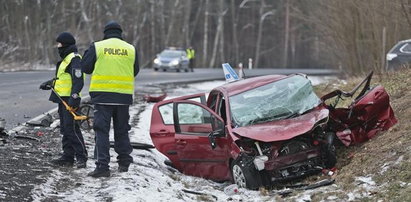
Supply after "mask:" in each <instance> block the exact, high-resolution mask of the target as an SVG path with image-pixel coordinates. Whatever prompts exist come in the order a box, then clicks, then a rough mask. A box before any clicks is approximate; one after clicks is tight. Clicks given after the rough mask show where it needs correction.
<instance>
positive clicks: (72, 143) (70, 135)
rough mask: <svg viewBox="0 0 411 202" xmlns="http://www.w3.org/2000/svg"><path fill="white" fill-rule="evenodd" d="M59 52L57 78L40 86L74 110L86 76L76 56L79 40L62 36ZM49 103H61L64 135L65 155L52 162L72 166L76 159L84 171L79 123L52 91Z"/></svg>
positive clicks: (66, 33) (70, 36) (61, 122)
mask: <svg viewBox="0 0 411 202" xmlns="http://www.w3.org/2000/svg"><path fill="white" fill-rule="evenodd" d="M56 41H57V47H58V52H59V55H60V57H61V59H62V60H61V61H59V62H58V63H57V65H56V73H55V79H52V80H49V81H46V82H44V83H42V84H41V85H40V89H42V90H50V89H51V88H54V90H55V91H56V92H57V94H58V95H59V96H60V97H61V98H62V99H63V100H64V101H65V102H67V103H68V105H70V106H71V107H72V108H78V107H79V105H80V100H81V98H80V91H81V89H82V88H83V85H84V81H83V74H82V72H81V67H80V61H81V56H80V55H79V54H78V53H77V47H76V40H75V39H74V37H73V35H72V34H70V33H69V32H63V33H61V34H60V35H59V36H58V37H57V39H56ZM49 100H50V101H52V102H54V103H58V113H59V116H60V133H61V134H63V138H62V146H63V155H62V156H61V157H60V158H58V159H54V160H52V161H51V163H52V164H53V165H56V166H73V163H74V158H76V165H77V168H85V167H86V162H87V151H86V148H85V144H84V139H83V135H82V134H81V131H80V126H79V123H76V121H75V120H74V117H73V115H72V114H70V112H69V111H67V110H66V108H65V106H64V105H63V103H62V102H61V100H60V99H59V98H58V97H57V95H56V94H55V93H54V92H53V91H52V92H51V95H50V98H49Z"/></svg>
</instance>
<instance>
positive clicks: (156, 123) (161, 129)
mask: <svg viewBox="0 0 411 202" xmlns="http://www.w3.org/2000/svg"><path fill="white" fill-rule="evenodd" d="M204 96H205V94H204V93H199V94H195V95H188V96H182V97H178V98H174V99H170V100H165V101H161V102H158V103H157V104H155V105H154V107H153V111H152V114H151V126H150V136H151V140H152V141H153V144H154V146H155V147H156V149H157V150H158V151H160V152H161V153H162V154H164V155H165V156H167V157H168V158H169V159H170V161H171V162H173V164H174V166H176V167H177V168H181V166H180V161H179V160H178V159H179V158H178V155H177V146H176V144H175V130H174V125H173V124H164V120H163V118H162V116H161V114H160V111H159V107H160V106H163V105H166V104H170V103H173V102H174V101H177V100H186V99H191V98H200V97H204Z"/></svg>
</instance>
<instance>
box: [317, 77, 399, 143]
mask: <svg viewBox="0 0 411 202" xmlns="http://www.w3.org/2000/svg"><path fill="white" fill-rule="evenodd" d="M371 78H372V72H371V73H370V74H368V76H367V77H366V78H365V79H364V80H363V81H362V82H361V83H360V84H358V85H357V86H356V87H355V88H354V89H353V90H352V91H351V92H344V91H341V90H335V91H333V92H331V93H329V94H327V95H324V96H323V97H322V100H323V101H326V100H328V99H330V98H334V97H335V99H336V100H335V102H334V104H330V105H326V106H327V108H328V109H329V110H330V117H331V121H332V124H331V127H332V130H334V132H335V133H336V135H337V137H338V138H339V139H340V140H341V142H342V143H343V144H344V145H346V146H349V145H351V144H357V143H362V142H365V141H367V140H369V139H371V138H373V137H374V136H375V135H376V134H377V132H378V131H384V130H388V129H389V128H390V127H392V126H393V125H395V124H396V123H397V119H396V118H395V116H394V112H393V110H392V108H391V105H390V98H389V95H388V93H387V91H385V89H384V87H382V86H381V85H377V86H375V87H372V88H371V87H370V82H371ZM361 86H364V87H363V88H362V90H361V91H360V93H359V94H358V95H356V91H357V90H359V89H360V87H361ZM354 95H356V97H355V98H354V99H353V101H352V103H351V104H350V105H349V106H348V107H346V108H338V107H337V104H338V101H339V100H340V99H341V98H343V97H353V96H354Z"/></svg>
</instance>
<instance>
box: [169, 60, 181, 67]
mask: <svg viewBox="0 0 411 202" xmlns="http://www.w3.org/2000/svg"><path fill="white" fill-rule="evenodd" d="M178 63H179V61H178V60H173V61H171V62H170V64H171V65H173V66H174V65H178Z"/></svg>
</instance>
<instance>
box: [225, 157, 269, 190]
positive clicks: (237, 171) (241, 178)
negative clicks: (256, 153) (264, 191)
mask: <svg viewBox="0 0 411 202" xmlns="http://www.w3.org/2000/svg"><path fill="white" fill-rule="evenodd" d="M231 173H232V176H233V180H234V183H235V184H237V185H238V186H239V187H241V188H248V189H252V190H256V189H258V188H260V186H262V183H261V175H260V173H259V172H258V171H257V170H256V169H255V167H254V164H253V163H252V161H251V162H248V163H245V162H244V161H243V160H241V159H239V160H235V161H234V162H233V164H232V167H231Z"/></svg>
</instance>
